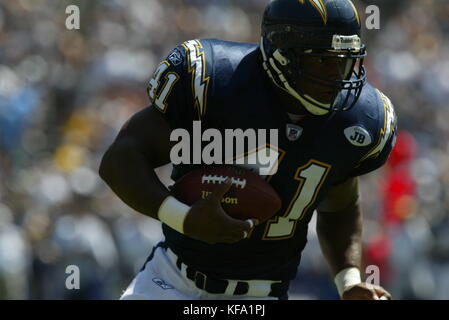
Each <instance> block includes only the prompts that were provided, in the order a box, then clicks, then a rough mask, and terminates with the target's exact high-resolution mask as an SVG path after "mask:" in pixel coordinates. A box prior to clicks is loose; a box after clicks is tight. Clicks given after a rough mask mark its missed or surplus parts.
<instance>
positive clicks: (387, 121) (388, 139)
mask: <svg viewBox="0 0 449 320" xmlns="http://www.w3.org/2000/svg"><path fill="white" fill-rule="evenodd" d="M378 93H379V95H380V101H381V104H382V107H381V109H383V112H381V114H382V116H381V118H380V121H379V130H378V134H377V136H378V138H377V143H376V144H375V145H374V147H373V148H372V149H371V150H370V151H369V152H368V153H367V154H365V155H364V156H363V157H362V159H361V160H360V161H359V163H358V165H357V166H356V167H355V168H354V170H353V171H352V172H351V174H350V176H351V177H356V176H361V175H364V174H367V173H369V172H372V171H375V170H377V169H378V168H380V167H382V166H383V165H384V164H385V163H386V162H387V160H388V158H389V156H390V153H391V151H392V150H393V148H394V146H395V143H396V134H397V118H396V114H395V111H394V107H393V104H392V103H391V101H390V99H389V98H388V97H387V96H385V95H384V94H383V93H382V92H380V91H378Z"/></svg>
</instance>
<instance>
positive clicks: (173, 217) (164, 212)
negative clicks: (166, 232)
mask: <svg viewBox="0 0 449 320" xmlns="http://www.w3.org/2000/svg"><path fill="white" fill-rule="evenodd" d="M189 210H190V207H189V206H188V205H186V204H184V203H182V202H181V201H179V200H177V199H176V198H174V197H172V196H168V197H167V198H165V200H164V201H163V202H162V204H161V206H160V207H159V211H158V213H157V216H158V218H159V220H160V221H161V222H163V223H165V224H166V225H167V226H169V227H170V228H172V229H175V230H176V231H178V232H180V233H184V220H185V218H186V216H187V212H189Z"/></svg>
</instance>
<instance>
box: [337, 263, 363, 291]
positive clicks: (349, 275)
mask: <svg viewBox="0 0 449 320" xmlns="http://www.w3.org/2000/svg"><path fill="white" fill-rule="evenodd" d="M334 281H335V285H336V286H337V289H338V293H339V294H340V297H342V296H343V292H344V291H345V290H346V288H348V287H350V286H353V285H356V284H359V283H362V279H361V277H360V271H359V269H357V268H346V269H343V270H341V271H340V272H339V273H337V275H336V276H335V279H334Z"/></svg>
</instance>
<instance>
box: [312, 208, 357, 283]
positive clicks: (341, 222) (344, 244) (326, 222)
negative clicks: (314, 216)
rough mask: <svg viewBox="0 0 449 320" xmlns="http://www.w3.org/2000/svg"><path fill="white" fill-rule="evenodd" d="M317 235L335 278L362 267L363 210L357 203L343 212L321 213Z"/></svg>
mask: <svg viewBox="0 0 449 320" xmlns="http://www.w3.org/2000/svg"><path fill="white" fill-rule="evenodd" d="M317 233H318V238H319V241H320V246H321V250H322V252H323V255H324V257H325V258H326V260H327V262H328V263H329V265H330V267H331V269H332V273H333V276H335V275H336V274H337V273H338V272H339V271H341V270H343V269H346V268H350V267H356V268H359V269H360V267H361V261H362V210H361V207H360V204H359V203H358V202H357V203H356V204H355V205H352V206H351V207H349V208H348V209H346V210H344V211H343V212H332V213H331V212H329V213H327V212H319V214H318V220H317Z"/></svg>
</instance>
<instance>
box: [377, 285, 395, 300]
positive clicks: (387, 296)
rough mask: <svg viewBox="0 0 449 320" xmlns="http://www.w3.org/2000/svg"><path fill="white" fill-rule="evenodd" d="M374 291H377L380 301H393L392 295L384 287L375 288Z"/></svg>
mask: <svg viewBox="0 0 449 320" xmlns="http://www.w3.org/2000/svg"><path fill="white" fill-rule="evenodd" d="M374 290H375V291H376V294H377V296H378V297H379V300H391V299H393V297H392V296H391V294H390V293H389V292H388V291H387V290H385V289H384V288H382V287H375V288H374Z"/></svg>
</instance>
